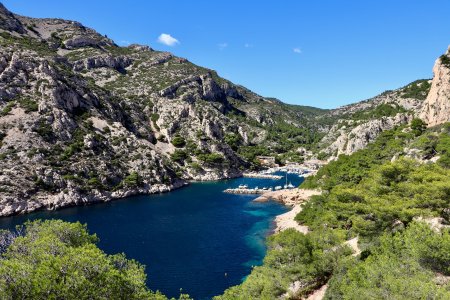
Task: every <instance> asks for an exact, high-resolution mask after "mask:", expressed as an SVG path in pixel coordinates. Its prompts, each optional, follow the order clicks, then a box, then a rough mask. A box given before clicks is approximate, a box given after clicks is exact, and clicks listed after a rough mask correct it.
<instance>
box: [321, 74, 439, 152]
mask: <svg viewBox="0 0 450 300" xmlns="http://www.w3.org/2000/svg"><path fill="white" fill-rule="evenodd" d="M430 85H431V80H417V81H415V82H412V83H410V84H409V85H407V86H405V87H402V88H400V89H397V90H394V91H386V92H384V93H382V94H380V95H378V96H376V97H374V98H371V99H369V100H365V101H362V102H358V103H355V104H351V105H347V106H343V107H340V108H337V109H334V110H332V111H330V112H328V113H327V114H325V115H323V116H320V117H319V118H328V119H334V120H335V123H334V124H333V125H332V127H331V128H330V130H329V131H328V132H327V134H326V135H325V136H324V137H323V139H322V140H321V141H320V143H318V147H317V150H316V151H317V153H318V157H319V158H328V159H335V158H337V157H338V156H339V155H340V154H347V155H349V154H352V153H354V152H356V151H358V150H360V149H363V148H365V147H366V146H367V145H368V144H369V143H371V142H373V141H375V139H376V138H377V137H378V136H379V135H380V133H381V132H383V131H385V130H390V129H393V128H395V127H397V126H400V125H403V124H408V123H409V122H410V121H411V120H412V119H413V118H414V117H418V116H419V114H420V111H421V109H422V107H423V105H424V103H425V102H424V100H425V98H426V97H427V95H428V92H429V90H430Z"/></svg>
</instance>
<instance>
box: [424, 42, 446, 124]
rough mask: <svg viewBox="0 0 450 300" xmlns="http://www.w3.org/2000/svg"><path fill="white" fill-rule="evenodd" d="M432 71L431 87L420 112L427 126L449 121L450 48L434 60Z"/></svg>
mask: <svg viewBox="0 0 450 300" xmlns="http://www.w3.org/2000/svg"><path fill="white" fill-rule="evenodd" d="M433 73H434V77H433V81H432V84H431V89H430V92H429V94H428V97H427V99H426V100H425V102H424V104H423V107H422V110H421V112H420V117H421V118H422V119H423V120H424V121H425V122H426V123H427V124H428V126H435V125H439V124H442V123H445V122H448V121H450V48H449V49H448V50H447V52H446V53H445V54H444V55H442V56H441V57H439V58H438V59H437V60H436V62H435V64H434V67H433Z"/></svg>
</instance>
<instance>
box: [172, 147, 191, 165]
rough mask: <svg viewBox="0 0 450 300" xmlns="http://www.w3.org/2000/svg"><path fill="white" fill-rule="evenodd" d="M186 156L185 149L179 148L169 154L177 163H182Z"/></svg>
mask: <svg viewBox="0 0 450 300" xmlns="http://www.w3.org/2000/svg"><path fill="white" fill-rule="evenodd" d="M187 157H188V155H187V153H186V151H184V150H180V149H176V150H175V151H174V152H173V153H172V154H171V155H170V158H171V159H172V160H173V161H176V162H178V163H184V161H185V160H186V158H187Z"/></svg>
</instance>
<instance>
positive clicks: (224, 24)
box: [3, 0, 450, 108]
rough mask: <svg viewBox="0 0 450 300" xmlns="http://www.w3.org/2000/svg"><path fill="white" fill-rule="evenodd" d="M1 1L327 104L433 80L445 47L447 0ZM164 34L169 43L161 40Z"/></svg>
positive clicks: (273, 92) (283, 95)
mask: <svg viewBox="0 0 450 300" xmlns="http://www.w3.org/2000/svg"><path fill="white" fill-rule="evenodd" d="M3 4H4V5H5V6H6V7H7V8H8V9H10V10H12V11H13V12H15V13H18V14H22V15H27V16H33V17H59V18H64V19H71V20H77V21H80V22H82V23H83V24H84V25H86V26H89V27H92V28H94V29H96V30H97V31H98V32H100V33H102V34H107V35H108V36H109V37H111V38H112V39H114V40H115V41H116V43H118V44H122V45H125V44H127V43H140V44H148V45H150V46H151V47H153V48H154V49H156V50H164V51H171V52H173V53H174V54H175V55H178V56H182V57H186V58H187V59H189V60H190V61H192V62H194V63H196V64H199V65H201V66H204V67H208V68H211V69H215V70H217V71H218V73H219V74H220V75H221V76H223V77H225V78H227V79H230V80H232V81H233V82H235V83H238V84H242V85H244V86H246V87H248V88H250V89H251V90H253V91H255V92H257V93H259V94H261V95H264V96H271V97H276V98H279V99H281V100H283V101H284V102H287V103H292V104H301V105H311V106H317V107H323V108H332V107H337V106H339V105H343V104H348V103H351V102H355V101H358V100H363V99H366V98H369V97H372V96H375V95H376V94H378V93H380V92H383V91H384V90H387V89H395V88H398V87H401V86H403V85H405V84H407V83H409V82H411V81H414V80H416V79H421V78H431V77H432V67H433V64H434V61H435V59H436V58H437V57H438V56H439V55H440V54H442V53H443V52H444V51H445V50H446V48H447V46H448V45H449V44H450V18H449V13H450V1H446V0H433V1H425V0H423V1H416V0H395V1H392V0H390V1H385V0H378V1H357V0H353V1H347V0H339V1H338V0H324V1H294V0H292V1H290V0H284V1H261V0H260V1H252V0H248V1H243V0H241V1H211V0H209V1H195V0H192V1H184V0H183V1H182V0H179V1H170V0H164V1H162V0H161V1H156V0H155V1H133V0H128V1H93V0H90V1H85V0H77V1H70V0H65V1H61V0H58V1H57V0H39V1H29V0H14V1H12V0H8V1H3ZM163 33H165V34H167V35H168V36H165V39H163V40H164V41H166V42H167V41H169V42H170V41H172V42H173V43H172V44H173V45H172V46H168V45H165V44H162V43H159V42H158V37H159V36H160V35H161V34H163ZM171 38H174V39H176V41H178V42H176V41H174V40H171Z"/></svg>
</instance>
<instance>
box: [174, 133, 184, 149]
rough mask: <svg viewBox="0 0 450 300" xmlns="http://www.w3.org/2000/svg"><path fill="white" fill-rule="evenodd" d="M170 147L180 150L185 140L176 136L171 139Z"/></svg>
mask: <svg viewBox="0 0 450 300" xmlns="http://www.w3.org/2000/svg"><path fill="white" fill-rule="evenodd" d="M172 145H174V146H175V147H176V148H182V147H184V146H185V145H186V140H185V139H184V138H183V137H182V136H179V135H177V136H175V137H174V138H173V139H172Z"/></svg>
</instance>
